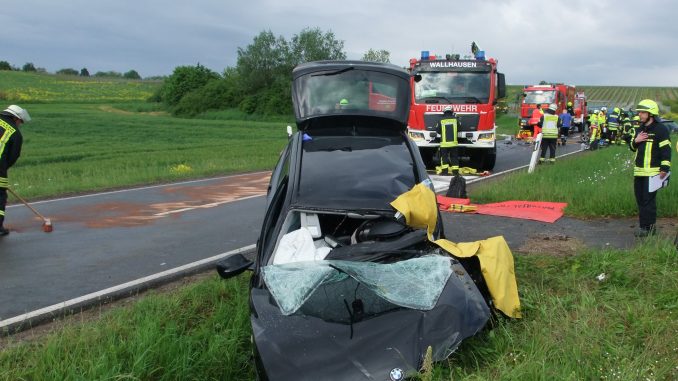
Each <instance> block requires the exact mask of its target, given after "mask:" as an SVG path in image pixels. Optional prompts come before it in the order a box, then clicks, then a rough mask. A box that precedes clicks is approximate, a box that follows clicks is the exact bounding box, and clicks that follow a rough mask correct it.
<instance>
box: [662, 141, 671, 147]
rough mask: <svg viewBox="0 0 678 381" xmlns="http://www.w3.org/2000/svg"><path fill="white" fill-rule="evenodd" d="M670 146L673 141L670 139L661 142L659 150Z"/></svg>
mask: <svg viewBox="0 0 678 381" xmlns="http://www.w3.org/2000/svg"><path fill="white" fill-rule="evenodd" d="M668 145H671V141H670V140H669V139H666V140H662V141H661V142H659V148H662V147H664V146H668Z"/></svg>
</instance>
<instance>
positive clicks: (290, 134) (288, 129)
mask: <svg viewBox="0 0 678 381" xmlns="http://www.w3.org/2000/svg"><path fill="white" fill-rule="evenodd" d="M287 137H288V138H291V137H292V126H287Z"/></svg>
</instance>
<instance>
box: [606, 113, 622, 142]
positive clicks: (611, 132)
mask: <svg viewBox="0 0 678 381" xmlns="http://www.w3.org/2000/svg"><path fill="white" fill-rule="evenodd" d="M620 118H621V110H619V107H615V108H614V109H612V112H611V113H610V115H608V117H607V138H606V139H607V140H606V142H607V144H615V143H617V133H618V131H619V122H620Z"/></svg>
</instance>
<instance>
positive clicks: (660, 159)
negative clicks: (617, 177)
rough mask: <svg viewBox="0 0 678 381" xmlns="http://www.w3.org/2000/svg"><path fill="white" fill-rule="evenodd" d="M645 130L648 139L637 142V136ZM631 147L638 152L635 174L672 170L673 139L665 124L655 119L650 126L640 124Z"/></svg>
mask: <svg viewBox="0 0 678 381" xmlns="http://www.w3.org/2000/svg"><path fill="white" fill-rule="evenodd" d="M643 131H644V132H647V140H646V141H644V142H641V143H636V140H635V139H636V137H637V136H638V134H640V133H641V132H643ZM629 147H630V148H631V151H634V152H635V153H636V158H635V165H634V167H633V175H634V176H655V175H658V174H659V172H660V171H662V172H668V171H670V170H671V140H669V130H668V128H666V126H665V125H663V124H661V123H657V121H655V120H653V121H652V124H650V125H649V126H645V125H641V126H639V127H638V128H636V130H635V134H634V136H633V139H632V140H631V143H630V144H629Z"/></svg>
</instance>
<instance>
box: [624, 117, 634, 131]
mask: <svg viewBox="0 0 678 381" xmlns="http://www.w3.org/2000/svg"><path fill="white" fill-rule="evenodd" d="M622 130H623V131H624V134H625V135H626V134H630V133H631V132H632V130H633V124H631V119H630V118H629V117H628V116H627V117H625V118H624V119H622Z"/></svg>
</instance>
